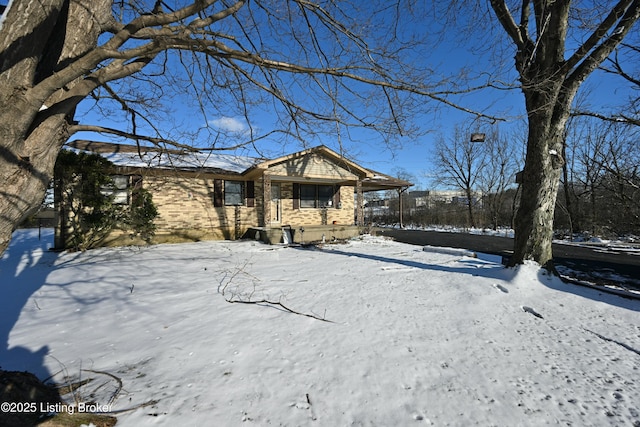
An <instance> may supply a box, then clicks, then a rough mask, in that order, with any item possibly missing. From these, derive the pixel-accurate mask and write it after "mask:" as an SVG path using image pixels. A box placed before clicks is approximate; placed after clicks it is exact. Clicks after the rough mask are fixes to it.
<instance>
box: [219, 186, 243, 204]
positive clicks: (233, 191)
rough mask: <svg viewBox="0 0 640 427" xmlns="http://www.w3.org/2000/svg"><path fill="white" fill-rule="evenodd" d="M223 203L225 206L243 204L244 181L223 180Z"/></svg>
mask: <svg viewBox="0 0 640 427" xmlns="http://www.w3.org/2000/svg"><path fill="white" fill-rule="evenodd" d="M224 204H225V205H227V206H239V205H243V204H244V182H243V181H225V182H224Z"/></svg>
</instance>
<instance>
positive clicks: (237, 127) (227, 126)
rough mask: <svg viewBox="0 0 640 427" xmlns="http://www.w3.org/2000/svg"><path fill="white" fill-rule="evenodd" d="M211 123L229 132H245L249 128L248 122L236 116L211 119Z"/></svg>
mask: <svg viewBox="0 0 640 427" xmlns="http://www.w3.org/2000/svg"><path fill="white" fill-rule="evenodd" d="M209 124H211V125H213V126H215V127H217V128H218V129H220V130H223V131H228V132H245V131H246V130H247V125H246V123H244V122H242V121H240V120H238V119H236V118H234V117H224V116H223V117H220V118H218V119H215V120H211V121H210V122H209Z"/></svg>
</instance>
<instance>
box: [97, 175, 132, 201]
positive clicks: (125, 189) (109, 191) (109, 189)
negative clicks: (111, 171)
mask: <svg viewBox="0 0 640 427" xmlns="http://www.w3.org/2000/svg"><path fill="white" fill-rule="evenodd" d="M100 192H101V193H102V194H103V195H105V196H107V197H111V199H112V203H113V204H114V205H128V204H129V177H128V176H127V175H113V176H112V177H111V183H110V184H109V185H105V186H104V187H102V189H101V191H100Z"/></svg>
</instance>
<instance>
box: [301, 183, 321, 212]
mask: <svg viewBox="0 0 640 427" xmlns="http://www.w3.org/2000/svg"><path fill="white" fill-rule="evenodd" d="M300 207H301V208H315V207H317V205H316V186H315V185H301V186H300Z"/></svg>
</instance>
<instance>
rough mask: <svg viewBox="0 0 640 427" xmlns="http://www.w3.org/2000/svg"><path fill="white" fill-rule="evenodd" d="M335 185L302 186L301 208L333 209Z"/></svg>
mask: <svg viewBox="0 0 640 427" xmlns="http://www.w3.org/2000/svg"><path fill="white" fill-rule="evenodd" d="M334 196H335V188H334V187H333V185H308V184H301V185H300V207H301V208H331V207H335V206H334V200H333V199H334Z"/></svg>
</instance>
